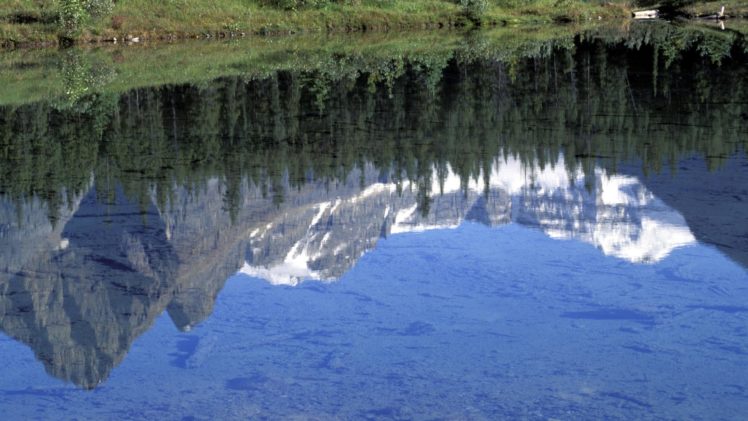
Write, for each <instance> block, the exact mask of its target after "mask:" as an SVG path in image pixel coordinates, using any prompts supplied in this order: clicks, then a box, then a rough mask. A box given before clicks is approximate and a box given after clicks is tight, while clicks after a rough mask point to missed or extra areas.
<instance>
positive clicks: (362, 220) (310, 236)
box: [0, 158, 695, 388]
mask: <svg viewBox="0 0 748 421" xmlns="http://www.w3.org/2000/svg"><path fill="white" fill-rule="evenodd" d="M592 177H593V178H594V180H592V182H590V180H588V179H587V176H585V175H584V173H583V172H582V171H581V170H579V171H576V172H572V173H569V172H568V171H567V170H566V167H565V166H564V165H563V158H560V161H559V164H558V165H555V166H553V167H550V166H548V167H545V168H543V169H541V168H540V167H539V166H537V165H533V166H529V167H528V166H525V165H523V164H521V163H520V162H519V161H517V160H516V159H513V158H509V159H506V160H503V159H500V160H497V161H496V163H495V165H494V166H493V170H492V172H491V173H490V174H488V175H487V176H486V177H484V178H483V179H482V180H477V181H476V180H462V179H460V178H459V177H458V176H456V175H455V174H454V173H452V172H451V170H449V169H448V175H447V176H446V177H444V178H443V180H444V182H443V183H439V182H438V181H436V182H435V185H434V186H431V191H432V192H433V193H431V194H430V196H429V197H428V198H427V200H425V201H424V200H422V198H421V200H420V201H419V197H418V196H419V187H418V186H415V185H412V184H411V183H409V182H399V183H396V182H394V181H392V180H391V179H389V178H388V177H383V176H382V175H381V174H380V173H378V172H377V171H376V170H375V169H374V167H373V166H371V165H366V166H365V170H363V171H361V173H359V174H352V176H351V177H349V178H348V179H347V180H345V181H343V182H340V183H339V184H337V185H335V186H329V185H325V184H324V183H310V184H307V185H305V186H303V187H302V188H300V189H298V190H296V191H293V190H292V193H289V197H288V200H286V201H285V202H284V204H282V205H280V207H279V206H277V205H276V204H275V203H273V200H272V198H267V197H266V198H263V197H262V192H261V189H259V188H257V187H256V186H252V185H250V183H248V182H244V183H243V184H242V190H243V195H242V196H243V197H244V199H243V203H242V206H241V207H240V210H239V214H238V215H237V216H236V218H235V220H234V221H233V222H232V221H231V218H230V216H229V215H228V214H227V212H225V211H224V210H223V209H222V206H223V202H222V201H221V197H222V195H223V194H224V191H223V189H224V187H223V186H222V184H221V183H220V182H219V180H217V179H213V180H210V181H208V182H207V183H206V184H205V185H204V186H203V188H201V189H200V190H199V191H198V192H194V191H190V190H189V189H186V188H184V187H176V188H175V194H174V199H173V201H172V205H170V206H169V207H168V208H165V209H160V208H159V207H158V206H156V205H155V197H154V198H152V200H151V204H150V205H148V206H145V207H144V206H143V205H142V204H141V203H136V202H133V201H131V200H130V199H128V197H127V196H126V195H125V194H124V193H123V192H122V190H121V189H116V190H115V194H114V196H113V197H111V196H110V197H102V195H101V194H100V192H99V191H98V189H97V186H96V183H93V184H92V186H91V187H90V188H89V189H88V191H87V192H86V193H85V194H83V195H82V196H80V197H77V198H75V199H74V200H72V203H73V206H72V207H71V208H70V210H69V211H68V212H67V213H63V214H61V216H60V220H59V223H58V225H57V226H56V227H52V225H51V224H50V223H49V222H48V221H47V220H46V218H45V217H44V209H43V207H41V206H38V204H31V205H30V208H29V209H27V210H26V212H25V213H24V215H25V221H22V223H21V224H15V223H13V224H8V225H6V228H5V234H4V235H3V237H2V241H3V243H4V244H3V249H4V250H11V249H12V250H15V252H14V253H10V254H8V253H3V256H2V258H3V261H2V265H3V275H2V277H3V279H2V282H0V327H1V328H2V330H3V331H4V332H5V333H7V334H8V335H10V336H12V337H13V338H15V339H17V340H19V341H21V342H23V343H26V344H28V345H29V346H30V347H31V348H32V349H33V350H34V352H35V354H36V356H37V358H38V359H39V360H40V361H42V362H43V363H44V365H45V367H46V369H47V371H48V372H49V373H50V374H52V375H53V376H55V377H59V378H61V379H65V380H68V381H71V382H73V383H75V384H77V385H79V386H81V387H84V388H93V387H95V386H96V385H98V384H99V383H100V382H101V381H102V380H104V379H106V378H107V377H108V375H109V373H110V372H111V370H112V369H113V368H114V367H115V366H116V365H118V364H119V363H120V362H121V361H122V359H123V358H124V356H125V355H126V353H127V352H128V350H129V348H130V346H131V345H132V343H133V341H134V340H135V339H136V338H137V337H138V336H139V335H141V334H142V333H143V332H145V331H146V330H147V329H148V328H149V327H150V326H151V325H152V324H153V322H154V321H155V319H156V318H157V317H158V316H159V315H160V314H161V313H162V312H163V311H164V310H166V311H167V312H168V314H169V316H170V317H171V319H172V321H173V322H174V324H175V325H176V326H177V327H178V328H179V329H182V330H188V329H189V328H190V327H191V326H193V325H195V324H196V323H199V322H200V321H202V320H203V319H204V318H205V317H207V316H208V315H209V314H210V313H211V311H212V307H213V304H214V301H215V298H216V296H217V294H218V292H219V291H220V289H221V288H222V286H223V284H224V282H225V280H226V279H227V278H228V277H229V276H230V275H231V274H232V273H235V272H236V271H237V270H239V269H241V272H243V273H245V274H249V275H252V276H257V277H260V278H263V279H266V280H267V281H268V282H271V283H273V284H287V285H288V284H290V285H295V284H297V283H298V282H300V281H302V280H306V279H318V280H328V281H329V280H334V279H337V278H339V277H340V276H342V275H343V274H344V273H345V272H346V271H348V270H350V268H351V267H353V266H354V265H355V263H356V261H357V260H358V259H359V258H360V257H361V256H362V255H363V254H364V253H366V252H368V251H370V250H372V249H373V248H374V247H375V246H376V244H377V242H378V241H379V240H380V239H381V238H383V237H386V236H388V235H393V234H401V233H407V232H417V231H424V230H430V229H442V228H451V227H455V226H458V225H459V224H461V223H463V222H464V221H472V222H475V223H482V224H486V225H489V226H498V225H502V224H508V223H518V224H523V225H527V226H533V227H537V228H539V229H541V230H543V231H544V232H546V233H547V234H548V235H549V236H552V237H557V238H572V239H576V240H580V241H584V242H588V243H590V244H594V245H595V246H596V247H598V248H599V249H600V250H601V251H602V252H603V253H605V254H609V255H612V256H616V257H619V258H623V259H626V260H629V261H633V262H654V261H657V260H660V259H662V258H664V257H665V256H666V255H667V254H668V253H669V252H670V251H671V250H673V249H674V248H675V247H679V246H683V245H687V244H691V243H693V242H694V241H695V239H694V237H693V236H692V235H691V233H690V231H689V229H688V227H687V226H686V225H685V221H684V220H683V218H682V217H681V216H680V214H678V213H677V212H676V211H674V210H672V209H670V208H668V207H667V206H665V205H664V204H663V203H662V202H661V201H660V200H659V199H657V198H656V197H654V196H653V195H652V194H651V193H650V192H649V191H648V190H647V189H646V188H645V187H644V186H642V185H641V183H639V181H638V180H637V179H636V178H634V177H629V176H614V175H609V174H607V173H606V172H605V171H604V170H602V169H598V170H596V171H595V173H594V175H593V176H592ZM362 179H363V180H364V185H363V187H362V185H361V180H362ZM433 180H438V178H437V177H436V175H435V176H434V177H433ZM590 185H591V186H592V187H591V188H590ZM419 203H420V204H419ZM11 208H12V205H10V204H9V203H8V202H4V203H3V206H2V209H3V210H4V212H5V213H6V214H8V213H11V214H12V211H11ZM21 238H23V239H29V238H33V239H34V242H35V247H28V248H16V247H15V245H16V244H20V243H23V242H22V241H19V239H21Z"/></svg>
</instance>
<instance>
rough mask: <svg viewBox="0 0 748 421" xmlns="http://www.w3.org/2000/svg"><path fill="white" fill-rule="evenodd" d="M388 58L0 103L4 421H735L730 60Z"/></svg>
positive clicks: (737, 284) (734, 157)
mask: <svg viewBox="0 0 748 421" xmlns="http://www.w3.org/2000/svg"><path fill="white" fill-rule="evenodd" d="M515 41H516V40H515ZM219 45H220V44H219ZM388 45H390V46H391V44H388ZM227 48H229V47H227ZM231 48H236V46H235V45H234V47H231ZM387 48H389V47H387ZM387 48H385V47H382V49H381V51H385V52H384V53H382V55H379V56H368V55H367V53H356V52H347V53H340V52H339V51H338V52H335V53H329V52H325V50H324V49H320V50H319V51H316V52H315V53H314V54H311V53H303V52H302V53H300V52H298V51H296V52H292V51H286V52H283V53H278V54H276V55H273V60H270V63H271V64H268V66H269V67H262V66H259V67H262V68H263V71H262V72H259V73H258V72H252V73H249V72H248V73H246V74H244V75H236V74H233V75H228V74H227V75H225V76H223V77H218V78H214V79H210V80H202V81H200V82H199V83H198V82H196V83H186V82H184V81H176V80H175V81H172V82H169V83H167V84H164V85H158V86H150V87H136V86H125V87H122V86H120V85H117V84H118V83H120V81H121V80H122V79H126V77H127V76H128V74H127V71H128V70H127V68H126V67H124V66H122V64H121V61H122V60H121V58H122V54H127V53H123V52H122V51H125V50H114V51H113V52H105V53H104V56H103V57H105V59H101V58H100V57H99V58H97V59H96V60H93V59H91V56H90V54H89V53H87V52H76V51H66V52H63V53H60V55H59V56H54V57H53V58H51V59H50V58H48V57H47V58H45V59H44V60H45V63H46V64H44V65H43V66H49V63H47V61H51V62H52V63H53V67H51V68H47V67H43V66H42V65H39V66H42V67H41V68H42V69H45V70H44V71H48V72H50V74H54V75H59V80H60V81H61V82H60V83H61V85H60V86H61V88H60V92H61V93H60V94H51V93H50V94H48V95H50V97H49V98H47V99H45V100H40V99H34V100H29V101H30V102H29V101H26V102H24V101H20V102H19V101H17V100H12V101H11V100H10V99H9V98H11V97H12V96H13V95H12V94H13V93H12V92H11V91H10V90H8V91H7V94H5V95H6V99H5V100H4V101H2V103H4V104H6V105H3V106H1V107H0V146H1V147H2V148H1V149H0V175H1V177H2V178H0V268H2V271H0V329H1V330H2V334H0V360H1V361H2V363H1V364H0V413H2V414H3V415H2V418H3V419H10V420H16V419H17V420H26V419H144V418H149V419H150V418H155V419H178V420H192V419H205V420H208V419H249V418H267V419H277V418H284V419H285V418H294V419H492V420H493V419H533V420H534V419H539V420H548V419H561V420H576V419H674V420H675V419H677V420H682V419H739V418H740V417H741V416H745V414H748V269H746V268H748V158H747V157H746V154H745V147H746V146H747V145H748V85H747V84H746V81H748V73H747V72H748V70H747V69H748V68H747V67H746V66H745V65H746V56H747V55H746V54H747V53H748V44H746V42H745V40H744V37H743V36H742V35H740V34H739V33H737V32H731V31H718V30H717V29H715V28H685V29H684V28H679V27H671V26H662V27H660V26H654V25H653V26H645V27H634V28H631V29H630V30H629V31H628V32H626V33H623V34H621V33H616V34H612V35H611V34H610V33H601V32H592V33H584V34H581V35H577V36H573V35H570V36H555V37H554V36H549V37H548V39H547V40H540V41H539V40H537V39H531V40H528V41H523V42H521V43H519V44H518V45H514V44H512V45H508V43H507V42H505V40H502V39H499V40H498V41H496V40H495V39H492V38H491V36H490V35H485V34H484V35H482V34H469V35H466V36H465V37H464V39H460V40H459V41H457V42H456V43H454V44H450V47H449V48H439V47H438V46H434V47H433V49H431V50H426V51H423V50H421V49H418V50H417V51H411V50H407V49H405V50H404V52H403V51H402V50H399V49H398V50H396V51H394V52H390V50H387ZM398 48H400V47H398ZM320 51H322V52H320ZM107 54H111V55H112V56H111V57H114V58H115V59H113V60H109V59H107V58H106V57H110V56H108V55H107ZM97 57H98V56H97ZM111 57H110V58H111ZM117 57H119V58H120V59H117ZM288 57H294V60H298V61H292V64H293V66H292V65H289V64H288V63H287V62H286V61H284V60H286V59H287V58H288ZM309 57H311V59H310V58H309ZM23 60H30V59H28V58H24V59H23ZM23 60H20V61H17V62H13V63H11V65H10V66H11V67H14V68H16V69H31V70H29V71H36V70H38V69H39V68H40V67H37V64H33V65H32V64H28V63H26V64H25V65H22V64H23V63H25V62H24V61H23ZM299 62H303V63H306V64H304V66H301V65H299V64H298V63H299ZM118 63H120V64H118ZM253 65H256V63H255V64H253ZM273 66H275V67H273ZM237 68H238V67H237ZM268 68H270V70H267V69H268ZM35 69H36V70H35ZM19 71H20V70H19ZM19 80H21V79H20V78H19ZM54 80H57V79H54ZM81 81H83V82H81ZM20 83H21V82H19V85H18V86H20ZM81 83H83V84H81ZM20 89H21V88H19V90H20ZM50 92H54V89H52V88H50ZM0 93H2V91H0Z"/></svg>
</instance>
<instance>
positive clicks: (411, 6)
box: [0, 0, 628, 47]
mask: <svg viewBox="0 0 748 421" xmlns="http://www.w3.org/2000/svg"><path fill="white" fill-rule="evenodd" d="M66 1H69V2H73V3H75V4H79V5H80V4H83V3H85V2H86V1H93V0H55V1H51V2H50V1H42V0H5V1H3V2H2V4H0V44H2V45H4V46H6V47H8V46H19V45H31V44H44V45H50V44H51V45H54V44H57V43H59V42H60V41H61V40H65V39H70V40H73V41H76V42H92V41H107V40H113V39H115V38H116V39H118V40H123V39H127V38H132V37H137V38H140V39H141V40H145V39H182V38H197V37H199V38H207V37H241V36H243V35H250V34H267V33H296V32H317V33H319V32H350V31H371V30H376V31H383V30H390V29H423V28H437V27H454V26H470V25H486V26H488V25H500V24H507V23H515V24H516V23H526V24H530V23H533V24H538V23H550V22H559V21H561V22H582V21H589V20H599V19H611V18H616V17H624V16H628V11H627V7H626V3H621V2H618V3H602V2H585V1H583V0H535V1H523V0H481V1H479V0H465V2H467V3H469V4H479V6H475V7H474V6H464V5H463V4H461V3H460V1H458V0H346V1H340V2H337V1H332V0H329V1H321V0H316V1H317V3H319V4H317V5H316V6H304V7H302V6H298V7H294V8H290V9H289V8H285V7H283V6H282V5H281V6H279V5H278V4H277V3H283V4H287V2H286V3H284V2H283V1H276V0H217V1H212V2H211V1H204V0H163V1H158V2H156V1H152V0H118V1H116V2H115V3H114V5H113V8H111V9H107V10H105V11H104V12H101V11H95V13H89V12H88V11H85V13H83V14H81V15H80V16H78V15H76V14H71V12H70V11H69V10H67V9H63V4H67V3H65V2H66ZM101 1H107V0H101ZM308 1H309V0H307V2H308ZM269 3H274V4H275V5H271V4H269ZM71 20H72V21H73V24H70V21H71ZM66 22H67V23H66Z"/></svg>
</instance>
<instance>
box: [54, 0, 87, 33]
mask: <svg viewBox="0 0 748 421" xmlns="http://www.w3.org/2000/svg"><path fill="white" fill-rule="evenodd" d="M83 1H84V0H61V1H60V9H59V13H60V26H61V27H62V30H63V32H65V33H66V34H72V33H74V32H76V31H78V29H79V28H80V26H81V24H82V23H83V21H84V20H85V19H86V17H87V15H88V13H87V12H86V7H85V4H83Z"/></svg>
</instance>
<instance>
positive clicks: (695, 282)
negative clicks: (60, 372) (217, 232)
mask: <svg viewBox="0 0 748 421" xmlns="http://www.w3.org/2000/svg"><path fill="white" fill-rule="evenodd" d="M746 298H748V273H746V270H745V269H743V268H742V267H740V266H738V265H737V264H735V263H734V262H733V261H731V260H730V259H728V258H726V257H724V256H723V255H722V254H721V253H720V252H718V251H717V250H715V249H714V248H712V247H710V246H704V245H700V244H692V245H689V246H685V247H681V248H677V249H675V250H673V251H672V253H671V254H670V255H669V256H667V257H666V258H664V259H662V260H660V261H658V262H656V263H652V264H638V263H633V262H629V261H626V260H624V259H620V258H617V257H612V256H605V255H604V254H603V253H601V252H600V251H599V250H598V249H597V248H596V247H594V246H593V245H590V244H587V243H584V242H582V241H577V240H568V239H567V240H559V239H552V238H549V237H548V236H547V235H545V234H544V233H543V232H541V231H540V230H538V229H534V228H528V227H524V226H522V225H519V224H514V223H513V224H509V225H504V226H500V227H493V228H492V227H487V226H485V225H481V224H476V223H471V222H467V223H463V224H461V225H460V226H459V227H458V228H456V229H437V230H431V231H424V232H417V233H404V234H398V235H393V236H390V237H389V238H387V239H386V240H382V241H380V242H379V244H378V245H377V247H376V248H375V249H374V250H373V251H372V252H370V253H367V254H366V255H364V256H363V257H362V258H361V259H360V261H359V262H358V263H357V264H356V266H355V267H354V268H353V269H352V270H351V271H350V272H348V273H347V274H345V275H344V276H343V277H342V279H340V282H335V283H320V282H304V283H302V284H300V285H299V286H296V287H290V286H273V285H270V284H269V283H267V282H266V281H264V280H262V279H259V278H253V277H249V276H245V275H237V276H234V277H232V278H231V279H230V280H229V281H228V282H227V284H226V286H225V288H224V289H223V290H222V292H221V293H220V295H219V297H218V300H217V302H216V305H215V311H214V313H213V315H212V316H211V317H210V318H208V319H207V320H205V321H204V322H203V323H201V324H199V325H197V326H195V327H194V328H193V329H192V330H191V331H190V332H178V331H177V330H176V329H175V328H174V326H173V324H172V323H171V321H170V320H169V319H168V318H167V317H166V316H165V315H164V316H161V317H160V318H159V319H158V321H157V323H156V324H155V325H154V327H153V328H152V329H151V330H150V331H148V332H146V333H144V334H143V335H142V336H141V337H140V338H138V339H137V340H136V341H135V343H134V345H133V347H132V349H131V350H130V353H129V354H128V356H127V358H125V360H124V362H123V363H122V364H121V365H120V366H119V367H118V368H116V369H115V370H114V371H113V374H112V375H111V377H110V378H109V379H108V380H107V381H106V383H104V384H102V385H101V387H99V388H97V389H95V390H94V391H90V392H86V391H82V390H78V389H75V388H74V387H72V386H70V385H65V384H64V383H62V382H61V381H58V380H53V379H51V378H49V377H48V376H47V375H46V374H45V373H44V371H43V368H42V366H41V364H39V363H38V362H37V361H36V360H35V359H34V357H33V355H32V353H31V352H30V351H29V350H28V348H27V347H25V346H23V345H21V344H18V343H16V342H14V341H12V340H10V339H8V338H5V337H4V339H3V340H2V341H0V354H2V355H3V356H4V360H5V362H6V364H7V365H6V367H7V368H6V369H4V370H3V371H4V373H3V374H4V375H3V378H2V379H1V380H0V406H1V407H2V408H3V409H4V410H6V411H11V413H13V414H17V415H18V417H19V418H27V417H34V416H41V417H44V416H51V415H52V414H55V415H57V414H61V415H62V417H68V418H72V417H80V418H96V417H104V416H106V417H114V418H128V417H130V418H139V417H142V416H148V417H154V418H155V417H158V418H163V419H183V417H193V419H214V418H215V417H249V416H268V417H280V416H282V417H290V416H294V415H303V416H305V417H312V418H314V417H318V418H329V417H341V418H352V417H356V418H366V417H370V418H411V417H415V416H418V417H419V418H421V417H422V418H430V417H447V418H450V417H452V418H466V417H467V418H474V419H495V418H496V417H498V416H502V417H526V418H533V419H534V418H538V419H547V418H564V419H566V418H570V417H571V418H574V417H587V418H595V417H601V416H603V414H605V416H606V417H608V418H611V419H616V418H622V419H623V418H627V419H631V418H642V417H658V418H673V419H683V418H697V417H699V415H703V416H704V417H706V418H710V419H719V418H732V417H734V416H735V414H740V413H746V411H748V399H746V398H748V396H747V395H748V391H747V390H748V389H747V388H748V383H747V382H746V379H747V378H748V368H746V367H747V366H746V364H745V362H746V358H748V323H747V322H748V306H747V305H746V304H745V303H746V302H748V301H746ZM165 379H168V381H165ZM59 411H64V412H59ZM187 419H189V418H187Z"/></svg>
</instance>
